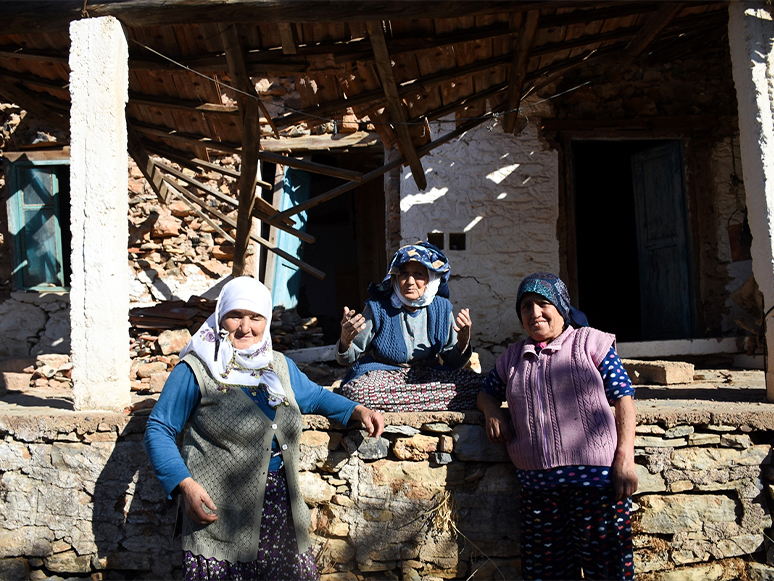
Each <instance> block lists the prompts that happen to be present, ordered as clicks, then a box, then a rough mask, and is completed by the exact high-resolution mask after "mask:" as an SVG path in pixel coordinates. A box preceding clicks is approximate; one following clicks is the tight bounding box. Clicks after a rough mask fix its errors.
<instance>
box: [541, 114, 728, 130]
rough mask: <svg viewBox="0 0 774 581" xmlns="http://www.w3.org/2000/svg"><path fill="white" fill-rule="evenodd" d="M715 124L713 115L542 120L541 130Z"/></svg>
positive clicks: (715, 119) (679, 126)
mask: <svg viewBox="0 0 774 581" xmlns="http://www.w3.org/2000/svg"><path fill="white" fill-rule="evenodd" d="M716 124H717V116H715V115H675V116H659V117H637V118H634V119H591V120H584V119H544V120H543V121H542V123H541V127H542V129H544V130H546V131H594V130H597V129H604V130H610V129H620V130H622V131H631V130H653V129H676V130H681V131H683V130H685V129H689V130H693V129H709V128H711V127H713V126H714V125H716Z"/></svg>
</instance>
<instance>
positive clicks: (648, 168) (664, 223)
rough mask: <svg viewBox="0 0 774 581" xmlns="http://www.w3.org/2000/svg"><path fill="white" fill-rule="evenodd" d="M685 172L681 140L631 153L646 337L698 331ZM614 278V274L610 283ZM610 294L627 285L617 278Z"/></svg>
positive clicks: (679, 336) (671, 336)
mask: <svg viewBox="0 0 774 581" xmlns="http://www.w3.org/2000/svg"><path fill="white" fill-rule="evenodd" d="M683 176H684V172H683V158H682V149H681V144H680V143H679V142H677V141H675V142H670V143H667V144H665V145H658V146H656V147H653V148H650V149H647V150H644V151H641V152H640V153H636V154H634V155H633V156H632V179H633V184H632V185H633V190H634V205H635V217H636V223H637V247H638V253H639V270H640V297H641V305H642V309H641V313H642V317H641V319H642V338H643V340H653V339H682V338H688V337H691V336H692V334H693V328H694V300H693V283H692V275H691V273H692V268H691V252H690V244H689V240H690V238H689V236H688V220H687V211H686V199H685V187H684V184H685V182H684V179H683ZM612 274H614V273H611V275H612ZM614 280H615V279H614V278H613V277H611V282H613V281H614ZM609 292H611V293H618V292H623V293H626V289H625V288H623V289H616V288H615V284H614V282H613V285H612V286H611V288H610V289H609Z"/></svg>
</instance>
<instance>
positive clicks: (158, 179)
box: [126, 120, 170, 204]
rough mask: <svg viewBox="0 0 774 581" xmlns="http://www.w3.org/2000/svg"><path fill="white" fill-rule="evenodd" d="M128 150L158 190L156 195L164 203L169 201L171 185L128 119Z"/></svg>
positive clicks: (151, 185)
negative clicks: (165, 179) (169, 185)
mask: <svg viewBox="0 0 774 581" xmlns="http://www.w3.org/2000/svg"><path fill="white" fill-rule="evenodd" d="M126 137H127V151H128V152H129V155H131V156H132V159H134V161H135V163H136V164H137V167H138V168H140V172H142V175H143V176H144V177H145V179H146V180H147V181H148V184H149V185H150V187H151V189H152V190H153V191H154V192H156V196H157V197H158V199H159V200H160V201H161V203H163V204H168V203H169V195H170V194H169V187H168V186H167V184H166V182H165V181H164V174H162V173H161V171H160V168H159V164H157V163H156V161H155V160H154V159H153V158H152V157H151V156H150V155H148V152H147V151H146V150H145V148H144V147H143V145H142V142H141V141H140V136H139V135H137V132H136V131H135V130H134V127H132V124H131V123H130V122H129V121H128V120H127V123H126Z"/></svg>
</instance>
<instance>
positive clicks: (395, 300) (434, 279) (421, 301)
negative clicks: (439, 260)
mask: <svg viewBox="0 0 774 581" xmlns="http://www.w3.org/2000/svg"><path fill="white" fill-rule="evenodd" d="M439 286H441V277H440V275H439V274H438V273H437V272H435V271H433V270H430V269H429V268H428V269H427V285H426V286H425V292H423V293H422V296H421V297H419V298H418V299H416V300H413V301H412V300H409V299H407V298H406V297H404V296H403V293H402V292H400V284H399V283H398V277H397V275H394V274H393V275H392V296H391V297H390V301H391V302H392V306H393V307H395V308H396V309H399V308H400V305H401V303H402V304H404V305H406V306H407V307H414V308H417V309H418V308H422V307H426V306H427V305H429V304H430V303H432V302H433V299H434V298H435V294H436V293H437V292H438V287H439Z"/></svg>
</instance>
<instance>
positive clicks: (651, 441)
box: [634, 436, 688, 448]
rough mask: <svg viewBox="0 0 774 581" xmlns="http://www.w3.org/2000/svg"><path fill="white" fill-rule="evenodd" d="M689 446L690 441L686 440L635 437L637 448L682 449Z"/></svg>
mask: <svg viewBox="0 0 774 581" xmlns="http://www.w3.org/2000/svg"><path fill="white" fill-rule="evenodd" d="M687 445H688V440H686V439H685V438H672V439H668V440H667V439H664V438H659V437H658V436H634V446H635V447H636V448H680V447H682V446H687Z"/></svg>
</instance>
